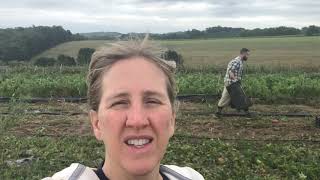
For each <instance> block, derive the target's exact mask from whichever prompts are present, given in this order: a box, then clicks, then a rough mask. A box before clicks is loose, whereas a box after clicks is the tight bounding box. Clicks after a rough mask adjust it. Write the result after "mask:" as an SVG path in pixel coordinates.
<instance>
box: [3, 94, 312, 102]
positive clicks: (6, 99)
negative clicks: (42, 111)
mask: <svg viewBox="0 0 320 180" xmlns="http://www.w3.org/2000/svg"><path fill="white" fill-rule="evenodd" d="M220 96H221V95H220V94H215V95H210V94H186V95H178V96H177V99H178V100H181V101H205V100H213V99H218V98H220ZM251 99H255V100H264V99H262V98H255V97H251ZM290 100H291V101H295V100H297V101H299V100H300V101H301V100H308V99H305V98H290ZM10 101H16V102H25V103H46V102H50V101H61V102H71V103H85V102H87V98H85V97H48V98H30V99H19V98H17V99H15V98H10V97H1V96H0V103H8V102H10Z"/></svg>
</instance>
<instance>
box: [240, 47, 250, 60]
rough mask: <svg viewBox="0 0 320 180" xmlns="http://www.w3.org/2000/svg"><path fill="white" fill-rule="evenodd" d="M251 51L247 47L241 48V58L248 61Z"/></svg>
mask: <svg viewBox="0 0 320 180" xmlns="http://www.w3.org/2000/svg"><path fill="white" fill-rule="evenodd" d="M249 52H250V50H249V49H247V48H242V49H241V50H240V57H241V59H242V60H243V61H246V60H247V59H248V57H249Z"/></svg>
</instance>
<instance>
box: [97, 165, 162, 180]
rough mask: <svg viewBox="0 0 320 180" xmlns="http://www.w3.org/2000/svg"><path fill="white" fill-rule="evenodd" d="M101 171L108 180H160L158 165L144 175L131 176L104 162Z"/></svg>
mask: <svg viewBox="0 0 320 180" xmlns="http://www.w3.org/2000/svg"><path fill="white" fill-rule="evenodd" d="M102 170H103V172H104V174H105V175H106V176H107V177H108V178H109V179H110V180H162V179H163V178H162V176H161V174H160V172H159V170H160V165H157V166H156V167H155V168H154V170H153V171H151V172H149V173H147V174H144V175H138V176H137V175H132V174H129V173H128V172H127V171H125V170H124V169H123V168H121V167H119V166H118V165H116V164H113V163H111V162H110V161H108V160H106V161H105V162H104V164H103V167H102Z"/></svg>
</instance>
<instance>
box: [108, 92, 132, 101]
mask: <svg viewBox="0 0 320 180" xmlns="http://www.w3.org/2000/svg"><path fill="white" fill-rule="evenodd" d="M129 96H130V95H129V93H126V92H120V93H115V94H112V95H110V96H109V97H108V98H107V100H112V99H118V98H127V97H129Z"/></svg>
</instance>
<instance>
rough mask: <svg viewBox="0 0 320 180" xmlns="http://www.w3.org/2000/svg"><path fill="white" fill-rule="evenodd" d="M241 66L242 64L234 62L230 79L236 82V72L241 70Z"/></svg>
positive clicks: (230, 71)
mask: <svg viewBox="0 0 320 180" xmlns="http://www.w3.org/2000/svg"><path fill="white" fill-rule="evenodd" d="M239 66H240V64H239V63H237V62H236V61H234V62H232V64H231V67H230V69H229V78H230V79H231V80H236V79H237V78H238V77H236V75H235V72H236V71H237V70H239Z"/></svg>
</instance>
